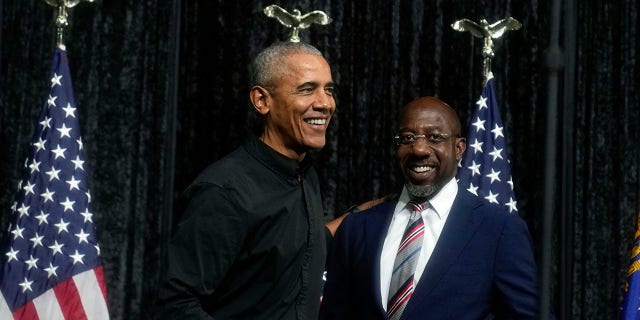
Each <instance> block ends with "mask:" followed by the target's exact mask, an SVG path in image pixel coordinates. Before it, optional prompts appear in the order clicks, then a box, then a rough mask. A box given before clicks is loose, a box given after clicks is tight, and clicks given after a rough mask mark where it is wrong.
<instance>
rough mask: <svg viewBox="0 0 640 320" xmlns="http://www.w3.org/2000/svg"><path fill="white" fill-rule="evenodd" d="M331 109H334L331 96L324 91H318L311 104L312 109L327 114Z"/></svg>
mask: <svg viewBox="0 0 640 320" xmlns="http://www.w3.org/2000/svg"><path fill="white" fill-rule="evenodd" d="M333 108H335V103H334V100H333V96H331V95H329V94H327V93H325V92H324V90H319V92H318V93H317V94H316V98H315V101H314V102H313V109H315V110H320V111H323V112H327V111H330V110H331V109H333Z"/></svg>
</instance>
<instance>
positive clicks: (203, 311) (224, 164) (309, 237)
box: [159, 137, 326, 319]
mask: <svg viewBox="0 0 640 320" xmlns="http://www.w3.org/2000/svg"><path fill="white" fill-rule="evenodd" d="M319 188H320V187H319V182H318V176H317V174H316V172H315V170H314V169H313V168H312V167H311V165H310V160H309V156H308V155H307V157H305V160H304V161H303V162H302V163H298V162H296V161H294V160H292V159H289V158H286V157H284V156H283V155H281V154H279V153H277V152H276V151H275V150H273V149H271V148H270V147H269V146H267V145H266V144H264V143H262V142H261V141H260V140H258V139H257V138H255V137H252V138H251V139H249V140H248V141H247V142H246V143H245V145H243V146H242V147H240V148H238V149H237V150H236V151H234V152H232V153H231V154H229V155H228V156H226V157H225V158H223V159H221V160H219V161H217V162H215V163H214V164H212V165H211V166H209V167H208V168H207V169H205V170H204V171H203V172H202V173H201V174H200V176H199V177H198V178H197V179H196V180H195V181H194V182H193V183H192V185H191V186H189V188H188V189H187V190H186V192H185V194H184V199H186V201H185V203H186V207H185V210H184V217H183V220H182V221H181V222H180V224H179V225H178V229H177V232H176V234H175V235H174V238H173V239H172V241H171V244H170V247H169V265H168V274H167V276H166V278H165V279H164V280H165V283H164V285H163V286H162V288H161V290H160V292H159V298H160V304H161V308H162V312H161V314H160V316H161V317H166V318H167V319H190V318H197V319H201V318H202V319H210V318H213V319H317V317H318V308H319V303H320V294H321V290H322V288H321V283H322V273H323V270H324V263H325V257H326V243H325V233H324V232H325V231H324V219H323V209H322V200H321V197H320V189H319Z"/></svg>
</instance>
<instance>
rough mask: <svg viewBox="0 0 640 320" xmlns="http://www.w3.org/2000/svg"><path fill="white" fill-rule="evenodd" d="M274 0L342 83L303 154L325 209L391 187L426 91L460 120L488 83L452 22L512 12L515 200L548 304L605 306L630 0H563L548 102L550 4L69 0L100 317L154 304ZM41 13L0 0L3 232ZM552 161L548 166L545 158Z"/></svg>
mask: <svg viewBox="0 0 640 320" xmlns="http://www.w3.org/2000/svg"><path fill="white" fill-rule="evenodd" d="M272 3H276V4H279V5H280V6H282V7H284V8H285V9H287V10H289V11H291V10H292V9H293V8H299V9H301V11H302V12H303V13H305V12H308V11H311V10H313V9H320V10H323V11H325V12H327V13H328V14H329V16H331V17H332V18H333V20H334V21H333V23H331V24H330V25H328V26H317V25H314V26H312V27H311V28H310V29H307V30H303V31H302V32H301V36H302V39H303V41H305V42H309V43H311V44H313V45H315V46H317V47H318V48H319V49H320V50H321V51H322V52H323V53H324V54H325V57H326V58H327V60H328V61H329V62H330V64H331V65H332V71H333V76H334V80H335V81H336V82H337V83H338V86H339V87H338V93H337V104H338V109H337V112H336V114H335V116H334V118H333V120H332V122H331V125H330V130H329V132H328V140H327V141H328V142H327V145H326V147H325V148H324V149H323V150H322V151H320V152H318V153H317V155H316V156H317V159H318V162H317V169H318V171H319V174H320V175H321V183H322V187H323V190H324V193H323V196H324V204H325V211H326V213H327V219H329V218H331V217H332V216H333V214H334V213H335V212H339V211H341V210H343V209H345V208H346V207H348V206H350V205H351V204H353V203H358V202H362V201H365V200H369V199H371V198H375V197H379V196H382V195H384V194H386V193H389V192H392V191H394V190H395V187H396V186H397V183H398V179H397V178H396V176H395V172H394V167H393V158H392V153H391V147H390V144H391V135H392V133H393V130H394V128H395V124H396V119H395V117H396V115H397V112H398V110H399V108H400V107H401V106H402V105H404V104H405V103H407V102H408V101H410V100H411V99H413V98H415V97H418V96H422V95H436V96H439V97H440V98H441V99H443V100H445V101H447V102H449V103H450V104H451V105H452V106H454V107H455V108H457V110H458V112H459V114H460V116H461V118H462V120H463V123H464V124H467V123H468V120H469V115H470V113H471V111H472V110H473V107H474V106H475V101H476V100H477V98H478V97H479V95H480V92H481V89H482V70H481V59H482V58H481V55H480V49H481V47H482V41H481V40H480V39H475V38H472V37H471V35H470V34H469V33H460V32H456V31H454V30H453V29H452V28H451V27H450V24H451V23H453V22H454V21H455V20H458V19H461V18H469V19H471V20H474V21H479V20H480V19H481V18H486V19H487V20H489V22H493V21H496V20H498V19H502V18H505V17H507V16H512V17H514V18H516V19H518V20H519V21H520V22H521V23H522V24H523V27H522V29H520V30H519V31H512V32H509V33H507V34H506V35H505V36H503V37H502V38H501V39H498V40H496V41H495V44H496V47H495V50H496V57H495V59H494V61H493V66H492V70H493V73H494V75H495V77H496V91H497V93H498V100H499V101H500V104H501V109H502V118H503V121H504V124H505V134H506V136H507V139H508V142H509V145H508V148H509V150H508V151H509V153H510V158H511V164H512V174H513V179H514V185H515V192H516V196H517V198H518V199H517V200H518V206H519V214H520V215H521V216H522V217H523V218H524V219H525V220H526V221H527V223H528V225H529V229H530V231H531V233H532V236H533V240H534V244H535V246H536V257H537V259H538V262H539V264H540V262H541V260H542V257H543V253H547V254H549V255H550V258H551V260H550V261H551V263H550V268H549V269H547V270H548V272H549V275H550V280H551V282H550V289H551V290H550V293H551V297H550V303H551V307H552V309H553V311H554V313H555V314H556V316H557V317H558V318H559V319H613V318H615V317H617V315H618V313H619V306H620V303H621V300H622V290H623V285H624V281H625V277H626V269H627V266H628V261H629V255H630V250H631V247H632V245H633V234H634V230H635V227H636V221H637V215H638V212H639V209H640V195H639V193H640V191H639V190H640V176H639V172H638V171H639V169H640V145H639V143H638V142H639V141H640V115H639V112H638V111H639V110H640V106H639V105H638V102H639V97H640V96H639V95H640V94H639V93H638V90H637V89H638V85H639V80H640V79H639V78H640V72H639V70H637V69H638V68H639V66H640V61H639V60H638V59H639V57H640V54H639V50H640V41H639V40H638V32H639V31H640V23H639V21H638V15H639V13H640V4H637V3H636V2H635V1H616V0H603V1H579V2H578V1H575V0H571V1H565V2H563V4H562V6H561V9H562V13H561V23H560V34H559V35H560V37H559V42H560V46H561V48H562V49H563V51H562V53H563V55H562V56H560V61H561V62H562V63H563V65H564V68H563V69H561V70H560V73H559V76H560V78H559V82H558V84H559V86H558V88H557V90H558V93H559V95H558V99H553V96H552V98H551V99H549V93H548V92H549V90H548V84H549V81H548V76H549V72H548V70H549V69H548V68H547V63H546V60H545V51H546V50H547V48H549V46H550V45H551V41H550V39H551V36H550V35H551V34H552V32H551V31H552V30H551V29H552V28H551V25H552V19H551V17H552V3H551V1H549V0H540V1H536V0H526V1H525V0H518V1H507V0H504V1H500V0H496V1H453V0H450V1H444V0H434V1H408V0H405V1H400V0H394V1H373V0H362V1H334V0H324V1H275V2H262V1H244V2H240V1H223V0H217V1H210V0H190V1H183V2H180V1H178V0H120V1H117V0H110V1H100V0H98V1H97V2H95V3H93V4H88V3H81V4H80V5H78V6H77V7H75V8H73V9H72V10H71V17H70V22H71V25H70V27H69V28H68V30H67V32H66V37H65V39H66V40H65V43H66V45H67V50H68V52H69V59H70V66H71V73H72V76H73V80H74V89H75V93H76V100H77V102H78V112H79V119H80V124H81V129H82V133H83V141H84V143H85V152H86V157H87V159H88V160H87V164H88V169H89V173H90V185H91V192H92V195H93V198H94V201H93V212H95V216H94V218H95V222H96V225H97V227H98V235H99V240H100V245H101V248H102V257H103V263H104V266H105V274H106V280H107V284H108V295H109V305H110V312H111V315H112V319H144V318H146V317H148V314H150V313H149V309H150V307H151V305H152V303H153V301H154V299H155V294H156V288H157V285H158V281H159V279H160V272H161V270H162V268H163V264H162V263H161V258H160V257H161V256H162V254H163V249H164V246H165V244H166V241H167V239H168V236H169V235H170V232H171V228H172V225H173V223H174V222H175V221H174V220H175V216H174V213H173V210H172V208H173V206H174V200H175V198H176V196H177V195H178V194H179V193H180V191H182V190H183V189H184V188H185V187H186V186H187V184H188V183H189V182H190V181H191V180H192V179H193V178H194V177H195V175H196V174H197V173H198V172H199V171H200V170H201V169H203V168H204V167H205V166H206V165H207V164H209V163H211V162H212V161H214V160H216V159H218V158H220V157H221V156H223V155H225V154H226V153H228V152H229V151H230V150H232V149H234V148H235V147H236V146H237V145H238V144H239V143H240V142H241V140H242V137H243V136H244V135H245V134H246V133H247V131H248V129H247V126H246V122H247V115H248V114H250V113H251V112H255V111H253V110H252V109H250V108H249V100H248V90H249V87H248V65H249V62H250V60H251V58H252V57H253V56H255V54H257V52H259V51H260V50H261V49H263V48H264V47H266V46H267V45H269V44H270V43H272V42H274V41H276V40H284V39H286V37H287V34H288V32H287V31H286V30H285V28H283V27H282V26H281V25H279V24H278V23H277V22H276V21H275V20H274V19H270V18H267V17H266V16H265V15H264V14H263V13H262V8H263V7H265V6H267V5H269V4H272ZM53 19H54V9H53V8H52V7H50V6H48V5H47V4H46V3H45V2H44V1H41V0H37V1H34V0H11V1H4V0H2V1H1V2H0V22H1V25H2V28H1V29H0V208H2V212H3V213H2V216H1V217H2V219H1V220H0V235H2V236H4V235H6V229H7V221H8V216H9V213H10V209H9V207H10V205H11V203H12V198H13V196H14V192H15V190H16V187H15V186H16V184H17V182H18V177H19V175H20V168H21V164H22V162H23V161H24V159H25V157H26V152H27V150H28V149H29V139H30V137H31V134H32V130H33V128H34V126H35V122H36V121H35V120H36V117H37V114H38V113H39V111H40V108H41V106H42V103H43V101H45V98H46V94H47V92H48V89H49V79H48V70H49V66H50V63H51V59H52V57H53V52H54V35H55V27H54V26H53V21H54V20H53ZM548 100H550V101H553V102H557V105H558V108H557V109H548V103H547V101H548ZM548 119H553V120H555V121H557V123H558V128H557V130H555V131H554V130H553V128H550V127H549V124H550V123H551V122H549V120H548ZM553 132H556V134H554V133H553ZM549 135H553V136H549ZM549 141H555V143H556V146H557V147H556V148H555V149H554V148H550V149H551V150H550V151H554V150H555V155H554V153H550V152H549V151H547V146H548V145H549ZM551 146H553V145H551ZM546 156H551V157H552V158H551V159H552V161H550V162H549V163H550V164H553V165H551V166H548V167H546V168H545V163H546V162H545V159H546V158H545V157H546ZM551 169H552V170H551ZM549 170H551V171H549ZM545 172H553V173H554V180H553V181H552V183H550V184H547V185H551V186H552V190H548V191H550V192H551V194H553V195H555V197H554V198H553V199H551V204H552V205H553V206H552V208H553V210H551V211H550V213H552V215H553V220H552V222H553V228H552V233H551V236H552V240H551V242H550V246H549V249H547V250H542V244H543V240H542V235H543V227H542V226H543V221H544V220H543V216H544V211H545V206H544V203H545V197H544V194H545V191H546V190H545V187H544V176H545ZM547 189H548V188H547ZM3 256H4V255H3Z"/></svg>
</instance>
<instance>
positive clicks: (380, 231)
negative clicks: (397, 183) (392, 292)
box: [364, 198, 398, 314]
mask: <svg viewBox="0 0 640 320" xmlns="http://www.w3.org/2000/svg"><path fill="white" fill-rule="evenodd" d="M397 203H398V201H397V198H396V199H395V201H387V202H383V203H381V204H380V205H379V206H376V207H374V208H372V209H371V210H370V212H367V213H366V214H367V219H366V227H365V229H364V230H365V239H366V241H365V246H366V248H367V249H366V250H367V252H366V256H367V257H368V260H369V262H370V263H371V264H372V267H373V268H372V269H373V272H372V273H371V277H372V278H373V279H371V281H372V282H371V283H373V292H372V294H373V295H374V296H375V301H376V305H377V307H378V310H379V311H380V312H381V313H382V314H385V311H384V309H383V308H382V301H381V299H382V298H381V297H380V254H381V252H382V246H383V245H384V239H385V237H386V234H387V231H388V230H389V223H391V217H392V216H393V211H394V210H395V207H396V204H397Z"/></svg>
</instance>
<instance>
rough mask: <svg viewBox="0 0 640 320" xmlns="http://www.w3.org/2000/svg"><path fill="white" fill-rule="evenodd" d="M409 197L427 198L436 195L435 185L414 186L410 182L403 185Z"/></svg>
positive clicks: (436, 188)
mask: <svg viewBox="0 0 640 320" xmlns="http://www.w3.org/2000/svg"><path fill="white" fill-rule="evenodd" d="M405 186H406V187H407V191H408V192H409V195H411V197H413V198H428V197H431V196H432V195H433V194H435V193H436V191H437V190H438V187H437V186H436V185H424V186H422V185H415V184H412V183H410V182H407V183H405Z"/></svg>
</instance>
